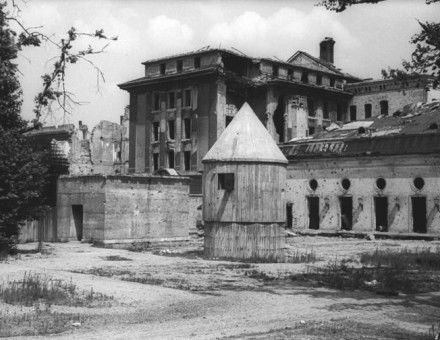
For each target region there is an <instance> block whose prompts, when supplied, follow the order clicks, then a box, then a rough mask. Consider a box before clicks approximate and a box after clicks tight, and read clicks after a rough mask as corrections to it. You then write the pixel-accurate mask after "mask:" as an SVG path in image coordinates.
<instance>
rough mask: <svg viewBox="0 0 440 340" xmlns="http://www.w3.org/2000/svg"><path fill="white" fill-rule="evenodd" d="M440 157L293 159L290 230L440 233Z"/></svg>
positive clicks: (288, 195) (289, 189)
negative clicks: (439, 177) (439, 179)
mask: <svg viewBox="0 0 440 340" xmlns="http://www.w3.org/2000/svg"><path fill="white" fill-rule="evenodd" d="M439 173H440V157H439V156H438V155H437V156H434V155H430V156H426V155H412V156H408V155H405V156H389V157H375V156H365V157H350V158H349V157H347V158H324V157H322V158H320V159H301V160H297V161H290V162H289V165H288V169H287V182H286V188H285V190H286V191H285V194H286V200H287V205H286V206H287V212H286V220H287V227H288V228H289V227H290V228H292V229H294V230H298V231H305V230H308V231H313V230H315V229H316V230H321V231H330V232H332V231H333V232H337V231H341V230H351V231H353V232H389V233H421V234H425V233H426V234H437V235H438V234H440V210H439V200H440V182H439V181H438V174H439Z"/></svg>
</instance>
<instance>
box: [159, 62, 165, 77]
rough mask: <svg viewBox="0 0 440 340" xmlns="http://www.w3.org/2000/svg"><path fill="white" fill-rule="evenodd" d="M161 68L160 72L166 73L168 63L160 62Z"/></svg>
mask: <svg viewBox="0 0 440 340" xmlns="http://www.w3.org/2000/svg"><path fill="white" fill-rule="evenodd" d="M159 69H160V74H161V75H164V74H165V70H166V64H165V63H163V64H160V65H159Z"/></svg>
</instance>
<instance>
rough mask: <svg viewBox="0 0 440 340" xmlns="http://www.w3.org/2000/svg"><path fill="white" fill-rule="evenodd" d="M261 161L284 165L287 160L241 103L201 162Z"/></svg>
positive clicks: (258, 121)
mask: <svg viewBox="0 0 440 340" xmlns="http://www.w3.org/2000/svg"><path fill="white" fill-rule="evenodd" d="M231 161H232V162H264V163H281V164H286V163H287V159H286V158H285V157H284V155H283V154H282V152H281V150H280V149H279V148H278V146H277V144H276V143H275V141H274V140H273V138H272V136H271V135H270V134H269V131H267V130H266V128H265V127H264V125H263V124H262V123H261V121H260V120H259V119H258V117H257V116H256V115H255V113H254V111H253V110H252V108H251V107H250V106H249V104H248V103H244V104H243V106H242V107H241V109H240V110H239V111H238V112H237V114H236V115H235V117H234V119H232V121H231V123H229V125H228V126H227V127H226V129H225V131H223V133H222V134H221V135H220V137H219V138H218V139H217V141H216V142H215V144H214V145H213V146H212V147H211V149H209V151H208V153H207V154H206V155H205V157H203V162H231Z"/></svg>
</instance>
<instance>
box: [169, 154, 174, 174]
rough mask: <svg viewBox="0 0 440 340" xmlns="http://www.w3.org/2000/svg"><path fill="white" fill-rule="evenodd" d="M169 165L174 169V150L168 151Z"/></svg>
mask: <svg viewBox="0 0 440 340" xmlns="http://www.w3.org/2000/svg"><path fill="white" fill-rule="evenodd" d="M168 167H169V168H171V169H174V150H169V151H168Z"/></svg>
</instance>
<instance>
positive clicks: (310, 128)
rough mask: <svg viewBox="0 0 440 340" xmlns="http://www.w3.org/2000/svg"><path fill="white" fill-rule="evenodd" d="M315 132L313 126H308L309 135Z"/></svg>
mask: <svg viewBox="0 0 440 340" xmlns="http://www.w3.org/2000/svg"><path fill="white" fill-rule="evenodd" d="M314 134H315V127H314V126H309V136H313V135H314Z"/></svg>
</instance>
